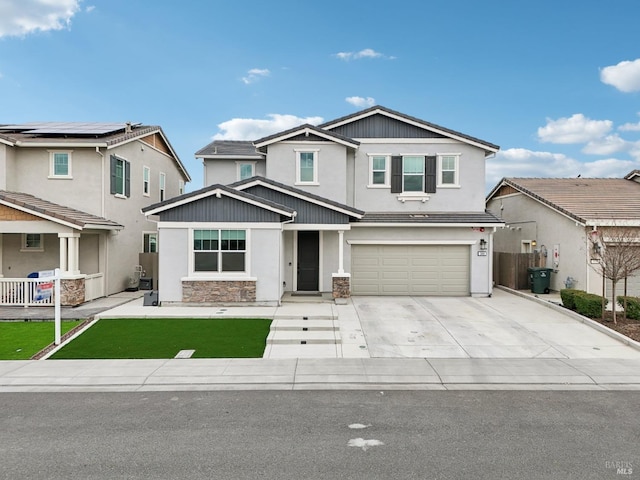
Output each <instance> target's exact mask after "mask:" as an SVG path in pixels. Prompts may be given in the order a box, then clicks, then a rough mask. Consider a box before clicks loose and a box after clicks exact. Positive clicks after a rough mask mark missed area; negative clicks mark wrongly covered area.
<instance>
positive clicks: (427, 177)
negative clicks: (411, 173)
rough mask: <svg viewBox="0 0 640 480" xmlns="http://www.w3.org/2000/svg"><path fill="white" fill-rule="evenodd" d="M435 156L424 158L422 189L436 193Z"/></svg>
mask: <svg viewBox="0 0 640 480" xmlns="http://www.w3.org/2000/svg"><path fill="white" fill-rule="evenodd" d="M436 172H437V169H436V157H425V158H424V191H425V192H427V193H436V175H437V174H436Z"/></svg>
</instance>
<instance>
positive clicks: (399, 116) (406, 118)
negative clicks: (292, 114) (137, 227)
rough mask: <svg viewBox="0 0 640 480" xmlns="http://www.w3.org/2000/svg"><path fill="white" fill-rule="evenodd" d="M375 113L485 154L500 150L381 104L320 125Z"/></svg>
mask: <svg viewBox="0 0 640 480" xmlns="http://www.w3.org/2000/svg"><path fill="white" fill-rule="evenodd" d="M374 115H383V116H386V117H389V118H393V119H395V120H399V121H401V122H404V123H408V124H410V125H414V126H417V127H420V128H423V129H425V130H429V131H431V132H434V133H437V134H439V135H442V136H445V137H448V138H452V139H455V140H458V141H461V142H463V143H467V144H470V145H473V146H476V147H479V148H482V149H483V150H484V151H485V154H487V155H488V154H491V153H496V152H497V151H498V150H500V147H499V146H498V145H494V144H493V143H489V142H486V141H484V140H480V139H479V138H475V137H472V136H470V135H466V134H464V133H460V132H457V131H455V130H451V129H449V128H445V127H442V126H440V125H436V124H435V123H430V122H426V121H424V120H421V119H419V118H416V117H412V116H410V115H406V114H404V113H400V112H397V111H395V110H391V109H390V108H386V107H383V106H380V105H376V106H374V107H371V108H367V109H365V110H361V111H359V112H355V113H352V114H350V115H346V116H344V117H340V118H337V119H335V120H331V121H329V122H325V123H322V124H320V125H318V127H319V128H321V129H324V130H329V131H330V130H332V129H334V128H337V127H341V126H343V125H346V124H348V123H353V122H356V121H358V120H362V119H364V118H367V117H371V116H374Z"/></svg>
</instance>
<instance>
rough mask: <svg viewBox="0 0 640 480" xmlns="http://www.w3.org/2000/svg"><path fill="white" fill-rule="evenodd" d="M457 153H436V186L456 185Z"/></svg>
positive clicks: (457, 184) (457, 183)
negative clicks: (437, 171)
mask: <svg viewBox="0 0 640 480" xmlns="http://www.w3.org/2000/svg"><path fill="white" fill-rule="evenodd" d="M459 157H460V155H459V154H441V155H438V170H439V173H438V186H439V187H457V186H459V181H458V158H459Z"/></svg>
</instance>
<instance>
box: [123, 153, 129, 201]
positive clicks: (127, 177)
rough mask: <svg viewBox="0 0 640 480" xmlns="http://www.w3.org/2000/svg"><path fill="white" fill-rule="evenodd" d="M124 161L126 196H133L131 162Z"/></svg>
mask: <svg viewBox="0 0 640 480" xmlns="http://www.w3.org/2000/svg"><path fill="white" fill-rule="evenodd" d="M123 163H124V196H125V197H130V196H131V164H130V163H129V162H126V161H123Z"/></svg>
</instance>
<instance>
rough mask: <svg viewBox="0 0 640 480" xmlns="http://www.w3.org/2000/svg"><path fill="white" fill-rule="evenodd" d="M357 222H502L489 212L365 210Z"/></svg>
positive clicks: (451, 223)
mask: <svg viewBox="0 0 640 480" xmlns="http://www.w3.org/2000/svg"><path fill="white" fill-rule="evenodd" d="M358 224H394V225H396V224H415V225H433V224H437V225H451V226H458V225H461V226H484V227H499V226H502V225H504V222H503V221H502V220H500V219H499V218H498V217H496V216H495V215H493V214H491V213H489V212H428V213H425V212H413V213H411V212H407V213H405V212H401V213H395V212H394V213H390V212H389V213H388V212H381V213H375V212H370V213H369V212H367V213H366V214H365V215H364V216H363V217H362V218H361V219H360V220H358V221H357V222H356V223H354V226H357V225H358Z"/></svg>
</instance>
